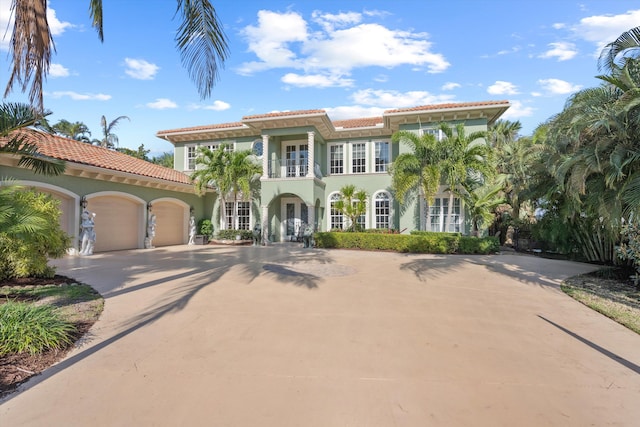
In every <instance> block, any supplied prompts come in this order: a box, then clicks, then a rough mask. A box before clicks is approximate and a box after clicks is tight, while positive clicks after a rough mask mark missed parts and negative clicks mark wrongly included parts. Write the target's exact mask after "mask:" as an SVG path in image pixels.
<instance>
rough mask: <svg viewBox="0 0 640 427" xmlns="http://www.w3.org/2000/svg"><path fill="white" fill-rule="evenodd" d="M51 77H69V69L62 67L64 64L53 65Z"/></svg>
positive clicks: (50, 71) (50, 69)
mask: <svg viewBox="0 0 640 427" xmlns="http://www.w3.org/2000/svg"><path fill="white" fill-rule="evenodd" d="M49 76H50V77H53V78H56V77H69V69H68V68H65V67H63V66H62V64H51V66H50V67H49Z"/></svg>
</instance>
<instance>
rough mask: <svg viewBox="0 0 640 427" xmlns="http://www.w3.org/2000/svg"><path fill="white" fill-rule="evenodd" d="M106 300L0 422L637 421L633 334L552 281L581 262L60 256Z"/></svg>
mask: <svg viewBox="0 0 640 427" xmlns="http://www.w3.org/2000/svg"><path fill="white" fill-rule="evenodd" d="M56 264H57V265H58V266H59V269H58V272H59V273H60V274H65V275H68V276H71V277H75V278H77V279H79V280H81V281H84V282H86V283H90V284H92V285H93V286H94V287H96V288H97V289H98V290H99V291H100V292H101V293H102V294H103V295H104V297H105V310H104V313H103V315H102V317H101V319H100V320H99V321H98V322H97V323H96V324H95V326H94V328H93V329H92V331H91V337H90V338H89V339H88V340H86V341H85V342H84V344H83V345H82V346H81V347H79V348H77V349H76V350H74V351H73V352H72V353H71V354H70V355H69V356H68V357H67V358H66V359H65V360H64V361H62V362H61V363H59V364H58V365H57V366H55V367H53V368H51V369H50V370H49V371H47V372H46V373H45V374H43V375H40V376H38V377H36V378H35V379H34V380H32V381H30V382H29V383H27V384H26V386H24V387H23V388H22V391H21V392H20V393H17V394H14V395H12V396H11V397H10V398H8V399H5V400H4V401H3V402H2V404H1V405H0V425H1V426H7V427H9V426H34V425H36V426H152V425H153V426H278V427H283V426H322V427H331V426H428V425H442V426H485V425H486V426H545V425H557V426H585V425H597V426H603V425H636V426H637V425H638V422H639V421H638V420H640V336H638V335H636V334H634V333H632V332H631V331H629V330H627V329H625V328H624V327H622V326H619V325H618V324H616V323H614V322H613V321H610V320H608V319H607V318H605V317H603V316H601V315H599V314H597V313H595V312H593V311H591V310H590V309H588V308H586V307H584V306H582V305H581V304H579V303H577V302H575V301H573V300H572V299H571V298H569V297H567V296H565V295H564V294H563V293H562V292H561V291H560V290H559V287H558V284H559V282H560V281H561V280H562V279H563V278H565V277H568V276H572V275H576V274H579V273H583V272H586V271H588V270H590V269H593V267H592V266H588V265H584V264H577V263H571V262H564V261H554V260H544V259H540V258H534V257H530V256H523V255H495V256H436V255H402V254H394V253H369V252H358V251H338V250H336V251H325V250H304V249H302V248H299V247H298V246H292V245H276V246H272V247H269V248H254V247H240V248H232V247H220V246H180V247H170V248H158V249H152V250H138V251H126V252H115V253H108V254H97V255H95V256H92V257H87V258H78V257H75V258H66V259H63V260H58V261H57V262H56Z"/></svg>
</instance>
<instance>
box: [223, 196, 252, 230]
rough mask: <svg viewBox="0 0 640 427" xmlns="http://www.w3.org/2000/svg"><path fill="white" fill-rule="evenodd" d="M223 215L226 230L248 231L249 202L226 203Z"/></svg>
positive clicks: (249, 220)
mask: <svg viewBox="0 0 640 427" xmlns="http://www.w3.org/2000/svg"><path fill="white" fill-rule="evenodd" d="M234 213H235V218H234ZM224 214H225V218H226V224H225V225H226V229H227V230H249V228H250V226H249V225H250V222H251V202H246V201H238V202H226V203H225V206H224ZM234 220H235V222H234Z"/></svg>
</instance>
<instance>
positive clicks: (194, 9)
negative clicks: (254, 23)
mask: <svg viewBox="0 0 640 427" xmlns="http://www.w3.org/2000/svg"><path fill="white" fill-rule="evenodd" d="M11 11H12V13H13V17H14V25H13V31H12V34H11V41H10V45H9V56H10V58H11V60H12V65H11V74H10V76H9V81H8V83H7V87H6V89H5V94H4V96H5V97H6V96H7V95H8V94H9V93H10V92H11V91H12V90H13V87H14V85H15V84H16V83H18V84H19V85H20V86H21V90H22V92H25V91H27V89H28V90H29V100H30V102H31V104H32V105H33V106H34V107H35V108H36V109H37V110H44V106H43V97H42V95H43V93H42V85H43V82H44V80H45V79H46V76H47V74H48V72H49V66H50V64H51V56H52V52H53V51H54V49H55V48H54V43H53V37H52V35H51V30H50V27H49V23H48V22H47V19H46V16H47V0H11ZM89 15H90V17H91V20H92V25H93V27H94V28H95V29H96V31H97V32H98V38H99V39H100V41H101V42H102V41H103V40H104V32H103V13H102V0H90V1H89ZM176 15H179V16H180V17H181V18H182V19H181V22H180V25H179V28H178V31H177V33H176V37H175V41H176V47H177V48H178V50H179V52H180V56H181V58H182V63H183V65H184V66H185V67H186V68H187V70H188V72H189V77H191V79H192V80H193V81H194V82H195V84H196V86H197V89H198V92H199V93H200V96H201V97H202V98H207V97H209V96H210V95H211V90H212V88H213V86H214V84H215V82H216V80H217V79H218V75H219V74H218V70H219V68H220V66H222V64H223V63H224V61H225V60H226V58H227V56H228V46H227V40H226V36H225V33H224V29H223V27H222V25H221V24H220V23H219V21H218V17H217V15H216V11H215V8H214V7H213V6H212V5H211V2H210V1H209V0H177V8H176ZM3 31H4V29H3Z"/></svg>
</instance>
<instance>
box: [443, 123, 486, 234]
mask: <svg viewBox="0 0 640 427" xmlns="http://www.w3.org/2000/svg"><path fill="white" fill-rule="evenodd" d="M439 128H440V130H441V131H442V133H443V134H444V138H443V139H442V141H440V145H441V147H442V150H443V155H442V161H441V162H440V164H439V167H440V171H441V173H442V177H443V179H444V181H445V182H446V183H447V185H448V188H447V190H448V192H449V214H448V215H447V217H446V218H445V231H446V230H449V229H450V224H451V222H452V221H453V216H454V215H455V213H454V212H453V197H454V194H460V190H461V189H463V188H464V187H463V186H464V185H470V182H471V183H473V186H480V185H482V184H484V182H485V179H486V178H487V177H489V176H491V175H492V174H493V173H494V169H493V167H492V165H491V163H490V162H489V159H488V156H489V152H490V150H489V146H488V144H487V142H486V140H485V137H486V132H481V131H477V132H472V133H470V134H468V135H467V133H466V131H465V126H464V123H458V124H457V125H456V126H455V128H453V127H451V126H450V125H449V124H447V123H442V124H440V126H439Z"/></svg>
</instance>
